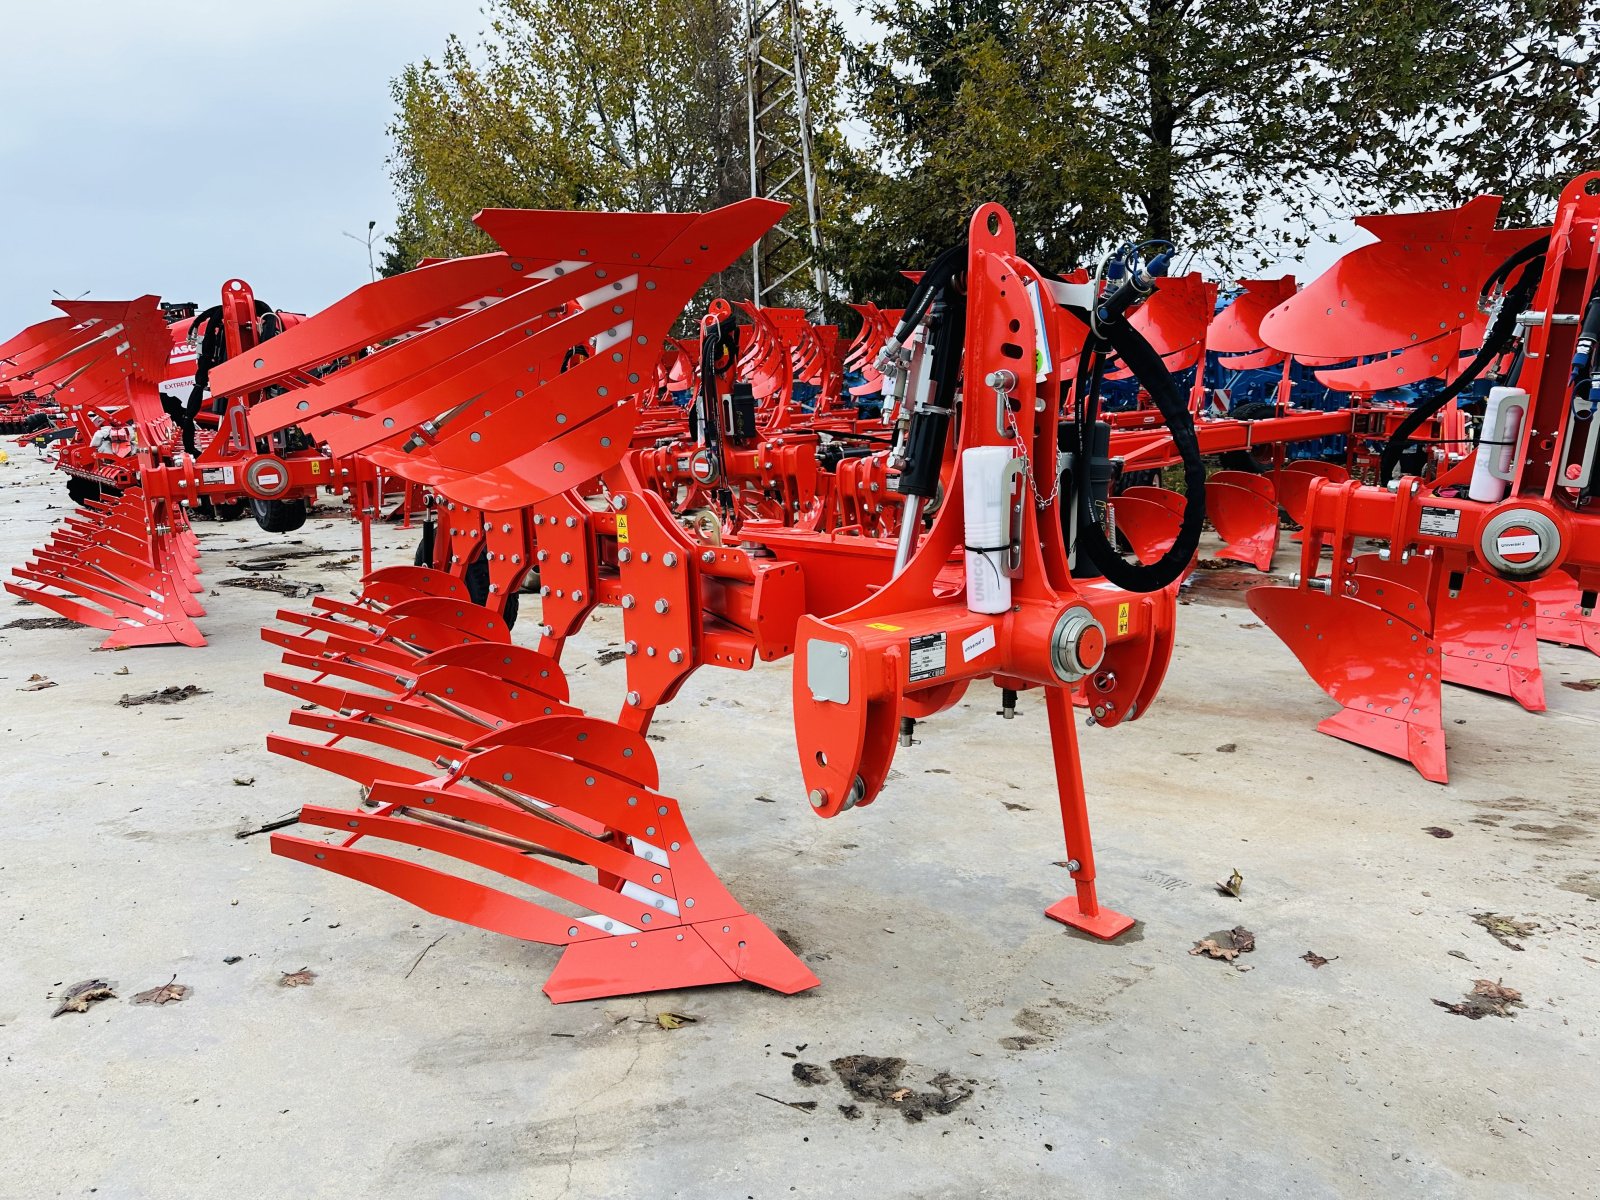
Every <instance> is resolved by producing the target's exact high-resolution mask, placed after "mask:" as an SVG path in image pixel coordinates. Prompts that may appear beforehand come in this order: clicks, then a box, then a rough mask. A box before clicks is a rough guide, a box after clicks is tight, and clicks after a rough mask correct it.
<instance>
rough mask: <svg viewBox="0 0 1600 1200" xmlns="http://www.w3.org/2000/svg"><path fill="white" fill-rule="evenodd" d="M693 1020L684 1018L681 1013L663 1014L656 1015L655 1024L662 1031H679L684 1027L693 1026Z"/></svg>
mask: <svg viewBox="0 0 1600 1200" xmlns="http://www.w3.org/2000/svg"><path fill="white" fill-rule="evenodd" d="M694 1023H695V1018H693V1017H686V1016H684V1015H683V1014H682V1013H671V1012H663V1013H657V1014H656V1024H657V1025H659V1026H661V1028H663V1029H681V1028H682V1027H683V1026H685V1025H693V1024H694Z"/></svg>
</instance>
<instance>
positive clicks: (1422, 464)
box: [1249, 174, 1600, 783]
mask: <svg viewBox="0 0 1600 1200" xmlns="http://www.w3.org/2000/svg"><path fill="white" fill-rule="evenodd" d="M1497 208H1498V201H1497V200H1496V199H1495V198H1494V197H1485V198H1482V199H1480V200H1477V201H1474V202H1472V203H1471V204H1469V205H1467V206H1465V207H1463V208H1461V209H1457V210H1454V211H1452V212H1451V213H1448V214H1428V216H1430V217H1432V218H1434V219H1432V220H1430V221H1428V222H1426V223H1423V222H1421V221H1420V220H1419V218H1418V217H1415V216H1398V217H1386V218H1381V219H1377V218H1369V219H1368V222H1367V223H1368V228H1370V229H1372V230H1373V231H1374V232H1376V233H1378V234H1379V236H1380V237H1381V238H1382V239H1383V240H1381V241H1379V242H1378V243H1376V244H1374V245H1372V246H1369V247H1364V248H1362V249H1359V250H1356V251H1354V252H1352V253H1351V254H1350V255H1347V256H1346V257H1345V258H1344V259H1343V260H1341V262H1340V263H1339V264H1338V265H1336V266H1335V268H1334V269H1333V270H1332V271H1330V272H1329V273H1328V274H1327V275H1325V276H1323V277H1322V278H1321V279H1319V280H1318V281H1316V282H1315V283H1313V284H1312V285H1311V286H1310V287H1308V288H1307V289H1306V290H1305V291H1303V292H1301V293H1299V294H1298V295H1296V296H1294V297H1292V298H1291V299H1289V300H1288V301H1286V302H1285V303H1284V304H1283V305H1281V306H1279V307H1278V308H1277V309H1275V310H1274V311H1273V312H1272V313H1271V314H1269V316H1268V318H1267V319H1266V320H1265V321H1264V322H1263V331H1264V335H1265V336H1266V338H1267V339H1268V340H1269V341H1270V342H1271V343H1272V345H1274V346H1275V347H1277V348H1278V349H1281V350H1286V351H1290V352H1296V353H1298V352H1306V353H1310V354H1326V355H1330V356H1333V355H1344V356H1349V355H1351V354H1375V353H1378V352H1380V351H1385V350H1387V351H1393V353H1392V354H1390V355H1389V356H1388V357H1385V358H1380V359H1378V360H1377V362H1376V363H1373V364H1370V369H1371V370H1372V371H1374V372H1378V373H1381V372H1384V371H1389V370H1401V369H1405V370H1414V369H1417V367H1418V364H1421V368H1420V369H1422V370H1424V371H1426V370H1432V369H1434V364H1435V363H1445V364H1449V365H1450V366H1451V367H1452V368H1454V367H1455V365H1456V363H1457V360H1458V356H1459V355H1460V353H1461V350H1462V346H1463V344H1464V340H1465V339H1464V337H1463V332H1462V331H1463V330H1464V329H1467V328H1469V327H1470V326H1471V325H1473V324H1474V322H1476V323H1477V324H1478V325H1479V326H1480V327H1483V326H1488V329H1487V332H1486V333H1483V334H1482V335H1481V340H1482V344H1481V346H1480V348H1479V349H1478V352H1477V354H1476V355H1475V356H1474V357H1473V359H1472V361H1471V363H1470V364H1469V365H1468V366H1467V367H1466V369H1465V370H1463V371H1461V372H1460V373H1458V374H1455V380H1456V384H1457V385H1459V384H1460V382H1461V381H1462V380H1464V379H1469V378H1475V377H1478V376H1480V375H1481V376H1483V377H1485V378H1486V379H1488V380H1489V381H1490V382H1492V383H1494V384H1496V385H1497V386H1495V387H1493V388H1492V389H1491V390H1490V392H1489V394H1488V397H1487V399H1486V404H1485V408H1484V412H1483V413H1482V418H1481V423H1480V433H1479V437H1478V439H1477V443H1476V446H1475V447H1471V446H1469V445H1468V444H1466V443H1464V442H1463V441H1461V440H1459V439H1456V438H1450V437H1445V438H1441V439H1438V440H1437V441H1436V442H1435V443H1434V444H1432V445H1431V446H1429V445H1426V444H1425V445H1424V448H1425V450H1426V451H1427V453H1426V454H1419V455H1416V456H1415V457H1414V458H1413V460H1412V461H1413V464H1414V469H1413V470H1411V471H1408V472H1407V473H1405V474H1403V475H1401V476H1400V477H1399V478H1398V479H1395V478H1394V473H1395V469H1396V467H1398V466H1400V465H1401V464H1402V463H1403V461H1404V458H1403V456H1404V455H1406V454H1407V452H1408V451H1409V450H1411V449H1412V448H1413V446H1415V444H1416V443H1413V442H1411V441H1410V440H1409V439H1411V437H1412V435H1413V433H1414V432H1415V431H1416V429H1417V428H1418V427H1419V426H1420V424H1421V423H1422V422H1423V421H1424V420H1426V419H1428V417H1429V416H1430V414H1431V413H1432V412H1434V411H1437V410H1439V409H1441V408H1442V407H1443V405H1444V404H1446V403H1448V402H1449V401H1450V400H1451V399H1452V398H1453V395H1454V393H1455V390H1456V388H1455V387H1452V388H1447V389H1446V390H1445V391H1444V392H1442V393H1440V395H1439V396H1437V397H1435V398H1434V399H1433V400H1432V401H1429V402H1426V403H1425V404H1424V405H1422V406H1419V408H1418V409H1416V410H1415V411H1414V412H1413V413H1411V414H1410V415H1408V416H1407V418H1406V419H1405V420H1404V421H1402V422H1401V423H1400V424H1399V426H1398V427H1396V428H1395V429H1394V430H1393V431H1392V433H1391V436H1390V437H1389V438H1388V439H1387V440H1386V441H1385V442H1384V444H1383V448H1382V453H1381V457H1380V463H1379V468H1378V472H1377V475H1376V478H1375V481H1374V482H1373V483H1371V484H1366V483H1362V482H1360V481H1359V480H1356V479H1349V480H1343V481H1340V480H1335V479H1313V480H1311V481H1310V484H1309V486H1308V487H1307V489H1306V492H1305V495H1304V497H1303V499H1302V500H1300V502H1299V505H1298V511H1297V513H1296V515H1297V518H1298V520H1299V521H1300V522H1301V524H1303V525H1304V527H1305V528H1304V531H1303V534H1302V537H1303V542H1302V546H1301V569H1300V572H1299V575H1298V577H1297V581H1296V584H1295V586H1293V587H1270V586H1269V587H1258V588H1255V589H1253V590H1252V591H1251V593H1250V597H1249V602H1250V606H1251V608H1252V609H1253V610H1254V611H1255V612H1256V613H1257V614H1258V615H1259V616H1260V617H1261V619H1262V620H1263V621H1264V622H1266V623H1267V624H1268V625H1269V626H1270V627H1271V628H1272V629H1273V631H1274V632H1275V633H1277V634H1278V636H1279V637H1280V638H1282V639H1283V640H1284V642H1285V643H1286V644H1287V645H1288V646H1289V648H1290V649H1291V650H1293V651H1294V653H1295V656H1296V657H1297V658H1299V660H1300V662H1301V664H1302V665H1303V666H1305V668H1306V670H1307V671H1308V672H1309V673H1310V675H1311V676H1312V678H1313V679H1315V680H1316V682H1317V683H1318V684H1319V685H1320V686H1321V687H1322V688H1323V690H1324V691H1326V692H1327V693H1328V695H1329V696H1330V697H1332V698H1333V699H1334V700H1335V701H1337V702H1338V703H1339V705H1340V711H1339V712H1337V713H1335V714H1334V715H1333V716H1331V717H1329V718H1328V719H1326V720H1325V721H1323V722H1322V724H1321V725H1320V726H1319V727H1318V728H1319V729H1321V730H1322V731H1323V732H1325V733H1329V734H1332V735H1333V736H1335V737H1340V738H1344V739H1345V740H1347V741H1352V742H1355V743H1357V744H1359V745H1364V746H1368V747H1371V748H1372V749H1376V750H1380V751H1382V752H1384V753H1386V754H1391V755H1395V756H1397V757H1400V758H1405V759H1408V760H1409V761H1410V762H1411V763H1412V764H1413V765H1414V766H1415V767H1416V768H1417V770H1418V771H1420V772H1421V773H1422V774H1423V775H1424V776H1425V777H1426V778H1428V779H1431V780H1435V781H1437V782H1440V783H1443V782H1445V780H1446V778H1447V771H1446V765H1445V739H1444V729H1443V724H1442V720H1443V717H1442V711H1441V704H1442V692H1441V684H1444V683H1454V684H1460V685H1463V686H1466V687H1471V688H1475V689H1478V690H1482V691H1487V692H1492V693H1495V694H1500V695H1505V696H1509V697H1510V698H1511V699H1513V700H1515V701H1516V702H1517V703H1519V704H1521V705H1522V706H1523V707H1524V708H1526V709H1529V710H1532V711H1538V710H1540V709H1543V708H1544V687H1543V683H1542V679H1541V675H1540V670H1539V652H1538V643H1539V640H1540V639H1544V640H1549V641H1555V642H1562V643H1566V644H1568V645H1577V646H1586V647H1587V648H1588V649H1590V650H1593V651H1595V652H1597V653H1600V623H1597V622H1596V621H1595V619H1594V615H1593V610H1594V606H1595V594H1596V591H1597V590H1600V509H1597V508H1596V505H1595V492H1596V488H1597V486H1600V468H1597V466H1596V458H1597V453H1596V452H1597V446H1600V441H1597V434H1600V422H1597V421H1595V420H1594V412H1595V407H1596V400H1595V397H1594V395H1593V391H1592V383H1591V378H1592V373H1593V369H1594V348H1595V344H1596V342H1597V340H1600V266H1597V258H1596V239H1597V234H1600V174H1590V175H1585V176H1582V177H1580V178H1579V179H1577V180H1575V181H1574V182H1573V183H1572V184H1570V185H1569V186H1568V187H1567V189H1566V190H1565V191H1564V192H1563V194H1562V197H1561V202H1560V206H1559V209H1558V211H1557V215H1556V219H1555V223H1554V225H1553V226H1552V227H1551V228H1548V229H1536V230H1496V229H1495V228H1494V219H1495V216H1496V212H1497ZM1439 217H1444V218H1447V219H1445V220H1439V219H1438V218H1439ZM1419 226H1420V227H1419ZM1480 304H1481V305H1482V309H1481V311H1480ZM1362 541H1370V542H1372V543H1383V545H1382V546H1381V548H1374V549H1365V548H1363V547H1361V546H1358V542H1362ZM1325 554H1326V555H1328V561H1327V562H1326V563H1324V561H1323V556H1324V555H1325Z"/></svg>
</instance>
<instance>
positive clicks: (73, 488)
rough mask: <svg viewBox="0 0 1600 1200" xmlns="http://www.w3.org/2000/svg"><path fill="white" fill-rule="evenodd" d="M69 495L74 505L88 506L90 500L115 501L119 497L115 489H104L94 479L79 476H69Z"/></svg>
mask: <svg viewBox="0 0 1600 1200" xmlns="http://www.w3.org/2000/svg"><path fill="white" fill-rule="evenodd" d="M67 495H69V496H71V497H72V502H73V503H74V504H86V503H88V502H89V501H90V500H103V499H113V498H115V497H116V495H117V491H116V489H115V488H108V487H102V486H101V485H100V484H99V483H97V482H96V481H95V480H93V479H84V478H82V477H81V476H78V475H68V476H67Z"/></svg>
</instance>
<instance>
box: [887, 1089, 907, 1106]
mask: <svg viewBox="0 0 1600 1200" xmlns="http://www.w3.org/2000/svg"><path fill="white" fill-rule="evenodd" d="M909 1095H911V1089H910V1088H901V1089H899V1090H898V1091H895V1092H890V1093H889V1099H891V1100H893V1101H894V1102H895V1103H896V1104H899V1103H900V1102H901V1101H902V1100H904V1099H905V1098H906V1097H907V1096H909Z"/></svg>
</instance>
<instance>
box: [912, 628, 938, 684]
mask: <svg viewBox="0 0 1600 1200" xmlns="http://www.w3.org/2000/svg"><path fill="white" fill-rule="evenodd" d="M945 657H946V653H945V635H944V634H942V633H924V634H921V635H920V636H918V637H914V638H912V639H911V662H910V668H911V670H910V677H911V682H912V683H916V682H917V680H919V679H937V678H938V677H939V676H941V675H943V674H944V665H945Z"/></svg>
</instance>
